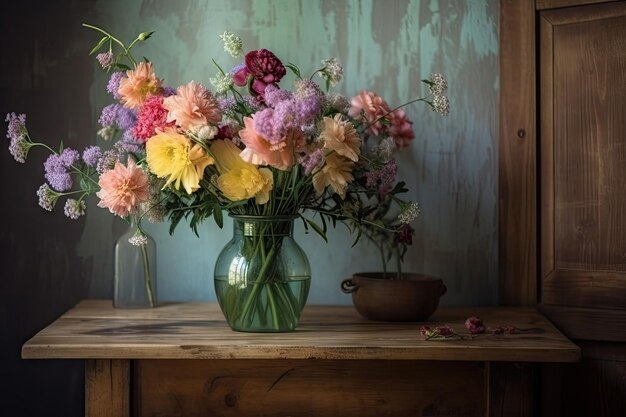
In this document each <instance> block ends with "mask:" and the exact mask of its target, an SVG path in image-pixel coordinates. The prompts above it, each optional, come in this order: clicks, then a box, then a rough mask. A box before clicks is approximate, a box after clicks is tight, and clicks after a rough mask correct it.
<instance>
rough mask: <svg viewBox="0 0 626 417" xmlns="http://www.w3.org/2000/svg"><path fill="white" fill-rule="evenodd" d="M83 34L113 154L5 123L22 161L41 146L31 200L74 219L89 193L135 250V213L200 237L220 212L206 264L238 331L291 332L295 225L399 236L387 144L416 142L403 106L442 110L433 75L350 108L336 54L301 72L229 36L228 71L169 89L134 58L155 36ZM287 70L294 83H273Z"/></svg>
mask: <svg viewBox="0 0 626 417" xmlns="http://www.w3.org/2000/svg"><path fill="white" fill-rule="evenodd" d="M84 26H86V27H88V28H90V29H93V30H94V31H96V32H98V33H99V34H100V36H101V39H100V41H99V42H98V43H97V44H96V45H95V47H94V48H93V50H92V51H91V53H92V54H95V53H96V52H99V53H98V54H97V55H96V58H97V60H98V61H99V63H100V64H101V66H102V68H103V69H105V70H107V71H109V72H111V77H110V81H109V82H108V85H107V91H108V92H109V93H110V94H111V95H112V97H113V98H114V99H115V100H117V102H116V103H113V104H110V105H108V106H106V107H105V108H104V109H103V110H102V113H101V116H100V119H99V123H100V124H101V126H102V128H101V129H100V130H99V132H98V134H99V135H100V136H101V137H102V138H103V139H104V140H105V141H107V142H109V143H111V146H108V149H106V150H105V149H102V148H101V147H98V146H89V147H87V148H86V149H85V150H84V151H83V152H82V154H81V153H79V152H78V151H76V150H73V149H69V148H65V149H64V148H60V149H59V150H58V151H57V150H54V149H52V148H51V147H49V146H48V145H46V144H44V143H42V142H36V141H33V140H32V139H31V136H30V134H29V132H28V130H27V128H26V125H25V116H24V115H16V114H13V113H12V114H9V115H8V116H7V121H8V124H9V129H8V137H9V138H10V139H11V143H10V147H9V148H10V151H11V153H12V155H13V156H14V157H15V159H16V160H17V161H19V162H25V160H26V157H27V154H28V152H29V150H30V148H33V147H37V146H41V147H44V148H46V149H47V150H48V151H49V152H50V157H49V158H48V160H47V161H46V163H45V164H44V165H45V171H46V180H47V182H46V183H45V184H44V185H42V186H41V188H40V189H39V191H38V192H37V194H38V196H39V204H40V205H41V206H42V207H43V208H44V209H46V210H52V209H53V208H54V207H55V205H56V204H57V202H58V201H59V200H60V199H61V198H66V202H65V214H66V215H67V216H68V217H70V218H72V219H76V218H78V217H79V216H81V215H83V214H84V213H85V207H86V206H85V199H86V198H87V197H88V196H90V195H93V194H95V195H96V196H97V197H98V198H99V202H98V206H100V207H103V208H106V209H108V210H109V211H110V212H111V213H112V214H114V215H116V216H120V217H123V218H125V219H128V220H130V219H135V220H136V223H135V224H136V234H135V235H134V237H133V239H132V240H133V243H135V244H137V245H139V246H141V245H143V244H145V243H146V239H144V238H143V237H144V236H145V233H144V232H143V229H142V226H141V224H142V223H141V222H142V220H143V219H148V220H150V221H153V222H159V221H164V220H165V219H167V221H169V223H170V232H173V230H174V229H175V228H176V227H177V225H178V224H179V223H180V222H181V220H183V219H185V220H186V221H187V222H188V224H189V226H190V227H191V229H192V230H193V231H194V232H195V233H196V234H198V225H199V224H200V223H201V222H202V221H203V220H205V219H206V218H208V217H213V219H214V221H215V222H216V223H217V225H219V226H220V227H222V225H223V212H226V213H228V214H229V215H230V216H232V217H233V219H234V222H233V224H234V228H235V235H234V238H233V240H232V241H231V242H230V243H229V244H228V245H227V246H226V247H225V248H224V250H223V251H222V254H221V255H220V257H219V258H218V261H217V264H216V269H215V285H216V293H217V296H218V301H219V302H220V306H221V308H222V311H223V312H224V315H225V317H226V319H227V321H228V323H229V324H230V325H231V327H232V328H233V329H236V330H244V331H250V330H251V331H286V330H293V328H295V326H296V324H297V321H298V317H299V315H300V311H301V310H302V308H303V306H304V303H305V301H306V297H307V294H308V288H309V281H310V268H309V265H308V262H307V260H306V255H305V254H304V252H302V249H300V248H299V246H298V245H297V244H296V243H295V242H294V241H293V239H292V236H291V234H292V227H293V221H294V220H295V219H300V220H301V221H302V222H303V224H304V227H305V229H306V230H313V231H315V232H317V233H318V234H320V235H321V236H322V238H324V239H325V240H326V239H327V237H326V232H327V229H328V226H335V225H336V223H337V222H343V223H344V224H346V225H348V227H349V228H350V230H352V231H355V232H358V235H357V239H358V236H360V235H361V232H362V231H363V232H365V234H366V235H368V236H370V235H372V233H373V232H372V230H378V229H380V230H390V231H392V232H394V233H395V234H398V233H400V234H401V235H402V234H404V235H406V233H407V230H409V229H407V227H409V226H408V223H409V222H410V220H412V218H413V217H414V215H415V214H416V206H415V205H414V204H412V203H408V202H404V201H403V200H401V199H400V198H399V197H398V194H400V193H402V192H403V191H405V189H404V186H403V185H402V184H399V185H397V186H396V187H394V188H392V189H389V187H388V186H389V184H390V182H389V181H390V180H389V178H390V177H392V176H393V175H395V165H394V164H395V163H394V162H392V161H393V158H392V156H393V154H394V152H395V150H396V149H400V148H403V147H405V146H406V145H407V144H408V142H409V141H410V140H411V139H413V137H414V134H413V131H412V123H411V121H410V120H408V118H407V116H406V114H405V113H404V112H403V111H402V110H401V109H400V108H401V107H403V106H405V105H407V104H410V103H413V102H417V101H421V102H424V103H426V104H428V105H429V106H430V107H431V108H432V109H433V110H435V111H438V112H440V113H444V114H445V113H447V111H448V104H447V99H446V98H445V96H444V95H443V94H440V93H438V91H440V90H438V88H439V87H438V86H441V82H442V81H441V79H440V78H439V76H438V75H433V76H431V78H430V79H429V80H424V82H425V84H427V85H428V86H429V87H430V91H429V93H428V94H427V95H426V96H424V97H420V98H417V99H415V100H413V101H411V102H409V103H406V104H404V105H402V106H399V107H396V108H390V107H389V106H388V105H387V104H386V103H385V102H384V100H383V99H382V98H381V97H379V96H377V95H376V94H374V93H373V92H369V91H362V92H360V93H359V94H358V95H357V96H355V97H354V98H352V100H349V99H348V98H346V97H345V96H342V95H340V94H337V93H334V92H332V87H334V86H335V85H336V84H337V83H338V82H340V81H341V79H342V76H343V69H342V68H341V66H340V65H339V63H338V61H337V60H336V59H329V60H324V61H322V63H321V65H320V67H319V68H317V69H315V70H314V71H312V74H311V75H310V76H304V75H303V73H302V72H301V70H300V69H299V68H298V67H297V66H296V65H295V64H292V63H284V62H283V61H281V60H280V59H279V58H278V57H277V56H276V55H275V54H274V53H273V52H271V51H269V50H267V49H259V50H253V51H249V52H247V53H246V54H245V55H244V53H243V48H242V42H241V40H240V39H239V38H238V37H236V36H235V35H234V34H232V33H230V32H225V33H224V34H222V35H221V39H222V41H223V43H224V49H225V51H226V52H228V53H230V55H232V56H233V57H234V58H237V59H238V62H237V63H236V65H234V66H233V67H232V68H231V69H228V70H224V69H223V68H222V67H221V66H219V65H217V63H216V64H215V65H216V68H217V70H216V72H217V73H216V75H215V76H214V77H212V78H210V82H211V84H212V85H213V87H214V88H213V90H212V91H211V90H210V89H208V88H206V87H205V86H203V85H202V84H200V83H197V82H194V81H191V82H188V83H186V84H183V85H181V86H179V87H177V88H176V89H174V88H171V87H169V86H166V85H165V84H164V82H163V80H162V79H160V78H159V77H158V76H157V72H156V70H155V65H154V64H153V63H152V62H149V61H148V60H144V61H138V60H136V59H135V58H134V56H133V54H132V50H133V48H134V47H136V46H137V45H139V44H141V43H142V42H144V41H146V40H147V39H149V38H150V37H151V36H152V34H153V33H152V32H144V33H141V34H139V35H138V36H137V37H136V39H134V40H133V41H132V42H131V43H130V44H128V45H127V44H125V43H124V42H122V41H121V40H119V39H118V38H116V37H115V36H113V35H112V34H110V33H108V32H107V31H105V30H103V29H101V28H98V27H95V26H91V25H84ZM241 57H243V62H242V60H241ZM214 62H215V61H214ZM288 70H289V71H291V73H292V74H293V78H294V83H293V89H285V88H282V87H281V86H279V83H280V81H281V79H282V78H283V77H284V76H285V75H286V74H287V71H288ZM316 77H319V78H318V79H319V80H321V81H322V84H324V86H323V87H322V86H321V85H320V84H318V82H316ZM383 189H386V190H387V191H385V195H386V196H390V197H391V198H390V199H389V200H385V203H384V204H386V205H387V206H391V205H394V204H396V205H397V207H398V213H397V214H398V215H399V217H398V220H399V222H400V224H401V225H402V226H400V227H396V226H397V225H395V224H393V225H390V224H386V223H385V222H384V221H381V219H379V218H377V216H373V213H375V212H376V210H382V209H383V208H382V207H379V204H378V203H377V202H376V201H375V198H376V197H375V196H376V195H379V196H380V195H381V194H380V193H381V190H383ZM387 208H388V207H387ZM366 225H367V227H365V228H364V226H366ZM390 226H391V227H390ZM370 227H374V228H376V229H370ZM372 236H373V235H372ZM405 241H406V238H405Z"/></svg>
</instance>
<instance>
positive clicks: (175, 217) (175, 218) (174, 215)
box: [169, 211, 184, 235]
mask: <svg viewBox="0 0 626 417" xmlns="http://www.w3.org/2000/svg"><path fill="white" fill-rule="evenodd" d="M183 214H184V213H183V212H182V211H173V212H171V214H170V230H169V232H170V235H173V234H174V230H175V229H176V226H178V223H180V220H181V219H182V218H183Z"/></svg>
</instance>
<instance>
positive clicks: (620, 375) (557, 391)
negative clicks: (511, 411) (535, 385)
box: [542, 342, 626, 417]
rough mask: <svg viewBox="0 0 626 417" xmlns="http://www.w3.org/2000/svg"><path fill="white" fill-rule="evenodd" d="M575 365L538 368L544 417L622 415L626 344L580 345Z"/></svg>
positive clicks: (625, 412)
mask: <svg viewBox="0 0 626 417" xmlns="http://www.w3.org/2000/svg"><path fill="white" fill-rule="evenodd" d="M580 346H581V347H582V351H583V359H582V361H581V362H579V363H576V364H568V365H567V366H563V365H562V364H546V365H542V367H543V368H544V369H543V372H542V385H543V396H544V398H545V402H544V406H543V410H542V411H543V415H544V416H560V415H562V416H567V417H588V416H594V417H596V416H597V417H616V416H624V415H626V395H624V393H626V378H624V375H626V344H624V343H606V342H580Z"/></svg>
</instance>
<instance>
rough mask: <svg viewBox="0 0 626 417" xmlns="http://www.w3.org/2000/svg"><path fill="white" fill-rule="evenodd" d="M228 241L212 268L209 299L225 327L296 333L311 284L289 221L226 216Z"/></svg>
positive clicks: (302, 254) (307, 269) (303, 258)
mask: <svg viewBox="0 0 626 417" xmlns="http://www.w3.org/2000/svg"><path fill="white" fill-rule="evenodd" d="M231 217H232V218H233V229H234V234H233V239H232V240H231V241H230V242H229V243H227V244H226V246H225V247H224V249H222V251H221V253H220V254H219V256H218V258H217V261H216V263H215V274H214V283H215V293H216V295H217V300H218V301H219V304H220V307H221V309H222V312H223V313H224V316H225V317H226V321H227V322H228V324H229V326H230V327H231V328H232V329H233V330H238V331H243V332H288V331H292V330H294V329H295V328H296V326H297V324H298V320H299V319H300V313H301V311H302V309H303V308H304V305H305V304H306V299H307V297H308V294H309V288H310V284H311V268H310V266H309V261H308V259H307V256H306V254H305V253H304V251H303V250H302V248H301V247H300V246H299V245H298V244H297V243H296V241H295V240H294V239H293V221H294V218H295V217H294V216H282V217H258V216H231Z"/></svg>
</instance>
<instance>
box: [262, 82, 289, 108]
mask: <svg viewBox="0 0 626 417" xmlns="http://www.w3.org/2000/svg"><path fill="white" fill-rule="evenodd" d="M264 98H265V104H267V105H268V106H270V107H274V106H276V105H277V104H278V103H280V102H281V101H285V100H291V99H292V98H293V93H292V92H291V91H288V90H281V89H280V88H278V87H277V86H276V85H268V86H267V88H266V89H265V96H264Z"/></svg>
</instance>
